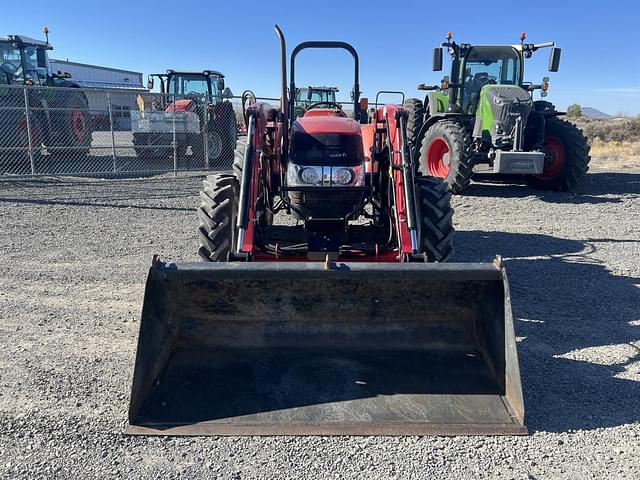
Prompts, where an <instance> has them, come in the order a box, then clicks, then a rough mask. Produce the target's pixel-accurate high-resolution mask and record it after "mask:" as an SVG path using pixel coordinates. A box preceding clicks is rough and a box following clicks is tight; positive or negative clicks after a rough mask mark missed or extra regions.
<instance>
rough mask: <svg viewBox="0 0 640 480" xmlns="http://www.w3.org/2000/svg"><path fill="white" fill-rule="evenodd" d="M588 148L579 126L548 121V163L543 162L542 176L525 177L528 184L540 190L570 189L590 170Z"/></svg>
mask: <svg viewBox="0 0 640 480" xmlns="http://www.w3.org/2000/svg"><path fill="white" fill-rule="evenodd" d="M589 149H590V147H589V144H588V143H587V138H586V137H585V136H584V134H583V133H582V130H580V129H579V128H578V127H576V126H575V125H573V124H572V123H569V122H566V121H564V120H560V119H557V118H551V119H549V120H547V126H546V131H545V150H546V154H547V155H548V156H550V157H551V161H550V162H547V161H545V167H544V171H543V173H542V174H541V175H531V176H528V177H527V183H528V184H529V186H530V187H533V188H537V189H540V190H555V191H559V192H566V191H567V190H571V189H572V188H573V187H574V186H575V185H576V183H578V180H580V178H582V177H583V176H584V174H585V173H587V170H589V161H590V160H591V157H590V156H589Z"/></svg>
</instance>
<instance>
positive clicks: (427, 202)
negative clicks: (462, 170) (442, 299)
mask: <svg viewBox="0 0 640 480" xmlns="http://www.w3.org/2000/svg"><path fill="white" fill-rule="evenodd" d="M415 186H416V188H415V191H416V210H417V214H418V218H419V219H420V231H419V236H418V238H419V241H420V242H421V246H422V249H423V252H424V253H425V254H426V256H427V261H429V262H446V261H447V260H449V259H450V258H451V256H452V255H453V235H454V228H453V207H452V206H451V192H449V191H448V189H447V184H446V183H445V182H443V181H442V180H440V179H437V178H434V177H416V180H415Z"/></svg>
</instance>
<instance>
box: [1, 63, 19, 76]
mask: <svg viewBox="0 0 640 480" xmlns="http://www.w3.org/2000/svg"><path fill="white" fill-rule="evenodd" d="M0 70H2V71H3V72H5V73H8V74H9V75H15V74H16V72H17V71H18V67H16V66H15V65H14V64H13V63H11V62H2V63H0Z"/></svg>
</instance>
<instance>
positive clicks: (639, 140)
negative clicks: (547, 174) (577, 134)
mask: <svg viewBox="0 0 640 480" xmlns="http://www.w3.org/2000/svg"><path fill="white" fill-rule="evenodd" d="M565 118H567V120H570V121H572V122H574V123H575V124H576V125H577V126H578V127H579V128H581V129H582V131H583V132H584V134H585V135H586V136H587V138H588V139H589V143H590V145H591V164H590V168H592V169H601V170H604V169H607V170H640V117H625V118H605V119H595V118H589V117H579V118H568V117H565Z"/></svg>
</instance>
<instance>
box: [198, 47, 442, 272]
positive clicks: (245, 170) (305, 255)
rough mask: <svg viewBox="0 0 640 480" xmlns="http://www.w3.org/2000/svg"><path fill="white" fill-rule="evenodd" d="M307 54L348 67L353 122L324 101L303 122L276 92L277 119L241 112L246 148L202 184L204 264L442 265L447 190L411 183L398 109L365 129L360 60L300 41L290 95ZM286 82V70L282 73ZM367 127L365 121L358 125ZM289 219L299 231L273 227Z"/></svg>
mask: <svg viewBox="0 0 640 480" xmlns="http://www.w3.org/2000/svg"><path fill="white" fill-rule="evenodd" d="M308 48H338V49H344V50H347V51H348V52H349V53H351V55H352V56H353V59H354V63H355V80H354V85H353V90H352V98H353V114H352V115H351V116H350V115H347V113H346V112H345V111H344V110H343V109H342V107H341V105H340V104H338V103H336V102H331V101H321V102H314V103H310V104H308V105H306V106H305V109H304V114H303V116H302V117H300V118H297V115H295V114H294V112H295V108H296V98H295V96H294V95H291V96H290V97H287V90H286V87H285V86H284V85H283V92H282V95H283V97H282V98H283V100H282V108H281V110H280V111H278V110H277V109H275V108H273V107H270V106H268V105H265V104H260V103H258V104H254V105H252V106H250V107H249V108H248V109H247V112H246V114H245V116H246V118H247V125H248V139H247V144H246V147H245V148H243V147H241V148H240V149H239V150H238V151H236V158H235V162H234V170H235V171H234V173H233V174H217V175H211V176H209V177H208V178H207V180H206V181H205V189H204V191H203V192H202V199H203V203H202V205H201V207H200V208H199V210H198V214H199V217H200V220H201V221H200V227H199V236H200V249H199V254H200V256H201V257H202V258H203V259H204V260H208V261H226V260H227V259H232V260H236V259H244V260H250V261H275V260H278V261H288V260H325V259H327V258H328V259H329V260H331V261H335V260H338V259H340V260H346V259H348V260H349V261H388V262H407V261H422V262H424V261H430V262H443V261H446V260H447V259H448V258H449V257H450V255H451V253H452V251H453V245H452V242H453V225H452V216H453V210H452V208H451V206H450V202H449V200H450V194H449V193H447V191H446V188H445V187H446V185H445V184H444V183H443V182H442V181H441V180H439V179H435V178H433V177H427V176H415V175H414V172H415V171H416V168H414V165H413V159H412V158H411V154H410V151H409V146H408V143H407V140H406V139H407V137H406V123H407V113H406V112H405V111H404V109H403V108H402V107H401V106H399V105H386V106H384V107H380V108H378V109H377V110H376V114H375V116H374V118H372V119H371V121H370V122H369V121H368V119H367V120H364V119H366V118H367V115H366V110H367V105H366V104H367V101H366V99H363V101H362V102H361V101H360V98H359V96H360V92H359V59H358V54H357V53H356V51H355V49H354V48H353V47H352V46H351V45H349V44H347V43H344V42H305V43H302V44H300V45H298V46H297V47H296V48H295V49H294V50H293V53H292V54H291V83H290V85H289V90H288V91H289V92H297V91H298V89H297V88H296V84H295V60H296V57H297V55H298V54H299V53H300V52H301V51H302V50H304V49H308ZM282 74H283V78H284V76H285V72H284V71H283V73H282ZM363 122H369V123H363ZM281 211H284V212H287V214H291V215H292V216H293V218H294V219H295V220H296V221H297V222H298V226H297V227H292V226H290V225H273V224H272V219H273V216H274V215H275V214H276V213H278V212H281Z"/></svg>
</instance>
